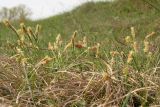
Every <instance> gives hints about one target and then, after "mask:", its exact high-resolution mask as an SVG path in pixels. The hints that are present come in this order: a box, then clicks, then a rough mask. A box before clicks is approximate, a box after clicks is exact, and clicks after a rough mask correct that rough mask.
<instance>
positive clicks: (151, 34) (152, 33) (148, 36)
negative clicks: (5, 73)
mask: <svg viewBox="0 0 160 107" xmlns="http://www.w3.org/2000/svg"><path fill="white" fill-rule="evenodd" d="M155 34H156V32H151V33H150V34H148V35H147V36H146V37H145V39H148V38H150V37H152V36H153V35H155Z"/></svg>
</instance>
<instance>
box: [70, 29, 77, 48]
mask: <svg viewBox="0 0 160 107" xmlns="http://www.w3.org/2000/svg"><path fill="white" fill-rule="evenodd" d="M76 36H77V31H75V32H74V33H73V35H72V37H71V42H72V45H73V46H74V44H75V38H76Z"/></svg>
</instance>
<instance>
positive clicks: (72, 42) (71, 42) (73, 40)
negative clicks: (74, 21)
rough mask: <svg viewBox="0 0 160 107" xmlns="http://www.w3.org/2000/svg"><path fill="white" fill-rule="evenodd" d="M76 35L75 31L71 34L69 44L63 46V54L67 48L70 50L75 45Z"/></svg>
mask: <svg viewBox="0 0 160 107" xmlns="http://www.w3.org/2000/svg"><path fill="white" fill-rule="evenodd" d="M76 35H77V31H75V32H74V33H73V35H72V37H71V39H70V42H69V43H68V44H67V45H66V46H65V48H64V52H65V51H66V50H67V49H68V48H70V47H72V46H74V45H75V38H76Z"/></svg>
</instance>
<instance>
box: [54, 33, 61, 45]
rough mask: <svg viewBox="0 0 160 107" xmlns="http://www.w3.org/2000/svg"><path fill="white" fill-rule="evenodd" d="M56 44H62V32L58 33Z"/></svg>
mask: <svg viewBox="0 0 160 107" xmlns="http://www.w3.org/2000/svg"><path fill="white" fill-rule="evenodd" d="M55 44H56V45H57V46H61V45H62V38H61V34H58V35H57V37H56V42H55Z"/></svg>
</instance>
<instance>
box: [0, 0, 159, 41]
mask: <svg viewBox="0 0 160 107" xmlns="http://www.w3.org/2000/svg"><path fill="white" fill-rule="evenodd" d="M137 1H138V0H135V1H130V0H120V1H116V2H106V3H104V2H97V3H93V2H89V3H86V4H84V5H82V6H79V7H78V8H76V9H74V10H73V11H71V12H67V13H64V14H61V15H57V16H53V17H50V18H47V19H43V20H38V21H35V22H27V25H30V26H34V25H35V24H40V25H42V26H43V33H42V35H45V36H47V38H46V39H48V38H50V37H51V40H52V39H54V38H53V37H52V36H56V35H57V34H59V33H60V34H61V35H62V36H64V37H69V36H70V35H71V33H72V32H74V31H75V30H77V31H78V32H79V34H80V35H81V36H89V37H92V38H94V39H104V38H105V37H121V36H126V35H128V33H129V32H128V31H129V30H130V27H131V26H134V27H135V28H136V29H137V31H140V32H139V33H140V34H139V35H141V36H140V37H144V36H145V35H146V34H147V32H150V31H154V30H158V29H159V22H160V21H159V20H160V18H159V12H158V11H156V10H155V9H154V8H153V7H151V6H150V5H148V4H145V3H140V2H142V1H138V2H137ZM0 26H2V25H0ZM0 32H1V34H0V37H1V39H2V40H3V39H6V36H4V35H6V34H5V32H6V29H3V27H1V29H0ZM3 32H4V33H3ZM7 35H8V34H7ZM3 37H4V38H3ZM43 39H44V38H43Z"/></svg>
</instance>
